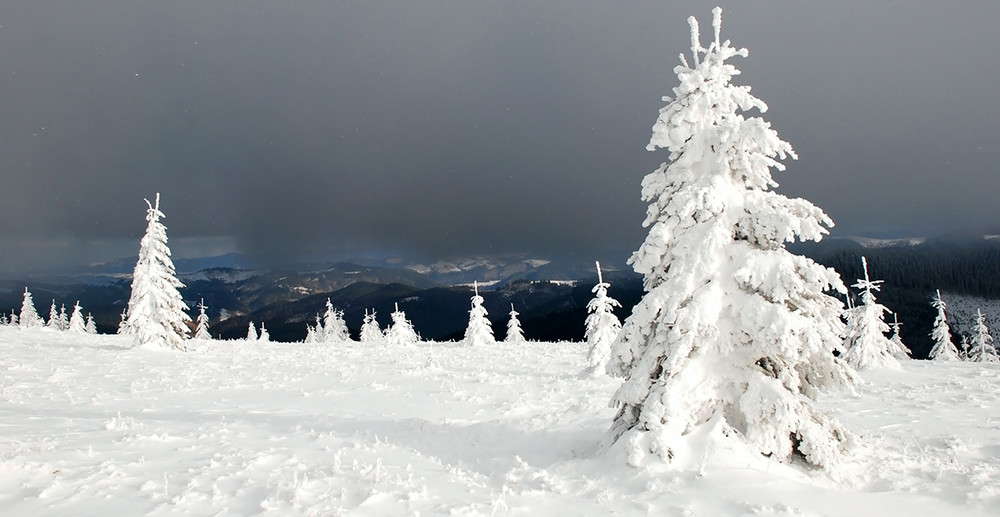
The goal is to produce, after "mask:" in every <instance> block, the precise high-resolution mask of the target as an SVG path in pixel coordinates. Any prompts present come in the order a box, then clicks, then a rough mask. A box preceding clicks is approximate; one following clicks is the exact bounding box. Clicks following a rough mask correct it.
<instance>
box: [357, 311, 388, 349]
mask: <svg viewBox="0 0 1000 517" xmlns="http://www.w3.org/2000/svg"><path fill="white" fill-rule="evenodd" d="M359 337H360V338H361V342H362V343H369V344H371V343H378V342H379V341H382V338H383V337H385V336H384V335H383V334H382V329H380V328H379V326H378V320H376V319H375V311H374V310H373V311H372V312H371V313H369V312H368V309H365V319H364V320H363V321H362V322H361V335H360V336H359Z"/></svg>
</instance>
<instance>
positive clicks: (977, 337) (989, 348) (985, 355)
mask: <svg viewBox="0 0 1000 517" xmlns="http://www.w3.org/2000/svg"><path fill="white" fill-rule="evenodd" d="M969 361H972V362H974V363H995V362H997V361H1000V357H997V349H996V347H994V346H993V336H991V335H990V329H989V327H987V326H986V317H985V316H983V311H982V309H976V326H975V327H973V328H972V348H970V349H969Z"/></svg>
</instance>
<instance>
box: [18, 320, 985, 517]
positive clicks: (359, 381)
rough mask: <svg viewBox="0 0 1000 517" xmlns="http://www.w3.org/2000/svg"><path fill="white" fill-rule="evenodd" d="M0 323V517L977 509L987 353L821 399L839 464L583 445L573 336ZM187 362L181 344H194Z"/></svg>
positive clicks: (594, 385)
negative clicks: (638, 464)
mask: <svg viewBox="0 0 1000 517" xmlns="http://www.w3.org/2000/svg"><path fill="white" fill-rule="evenodd" d="M189 345H190V347H191V348H192V351H191V352H190V353H189V354H183V355H182V354H172V353H163V352H159V351H157V350H149V349H141V348H130V347H131V338H130V337H128V336H116V335H101V336H90V335H86V334H70V333H67V332H56V331H53V330H49V329H37V330H20V329H18V328H17V327H12V326H6V327H0V473H2V475H0V515H5V516H22V515H31V516H39V517H41V516H49V515H53V516H55V515H275V516H277V515H280V516H288V517H297V516H313V515H418V514H419V515H425V516H427V515H470V516H471V515H688V516H695V515H698V516H713V515H718V516H729V515H759V516H771V517H793V516H802V517H805V516H825V517H855V516H858V515H879V516H883V517H912V516H923V515H941V516H944V515H961V516H963V517H985V516H995V515H996V509H997V508H998V507H1000V449H998V446H997V444H998V443H1000V421H998V420H997V418H996V415H998V414H1000V364H990V363H968V362H951V363H939V362H934V361H907V362H906V363H905V364H904V366H903V369H901V370H874V371H869V372H866V373H864V376H865V378H866V381H867V384H866V385H864V386H862V388H861V389H860V391H859V394H858V395H851V394H846V393H844V394H835V393H831V394H827V395H824V396H822V397H820V400H819V402H818V403H819V404H820V407H821V408H822V409H823V411H825V412H829V413H830V414H832V415H834V416H835V417H837V418H838V419H840V420H841V421H843V422H844V423H845V424H846V425H849V426H850V427H851V428H852V429H855V430H857V432H858V433H859V434H860V435H862V436H863V437H864V440H863V441H864V442H865V443H867V444H869V445H867V446H865V447H863V448H860V449H859V450H858V451H857V452H856V453H855V454H854V455H853V456H851V457H849V458H846V459H845V461H844V463H843V464H842V465H841V469H840V471H841V474H840V478H839V479H833V478H831V477H830V476H828V475H826V474H824V473H823V472H822V471H818V470H813V471H805V470H802V469H794V468H789V467H788V466H786V465H782V464H781V463H778V462H775V461H774V460H770V459H768V458H763V457H760V456H759V455H752V456H740V455H733V454H728V453H729V452H730V451H729V450H727V449H721V448H720V449H714V450H709V451H708V452H709V454H706V455H705V456H704V458H699V461H701V460H702V459H703V463H704V465H703V467H702V468H700V469H699V470H697V471H684V472H676V471H675V472H668V471H664V470H663V469H656V468H651V469H648V470H647V469H633V468H631V467H628V466H625V465H622V464H621V463H620V462H617V461H614V460H613V458H608V457H606V456H605V455H604V454H601V453H600V451H599V450H598V449H597V443H598V441H599V440H600V437H601V435H602V433H603V431H604V430H605V429H606V427H607V422H608V420H609V419H610V418H611V417H612V416H613V414H614V410H613V409H610V408H608V407H607V404H606V402H607V398H608V396H609V395H610V394H611V393H612V392H614V390H615V387H616V385H617V383H618V381H616V380H615V379H612V378H608V377H603V378H586V379H580V378H578V377H577V376H576V372H578V371H580V370H581V369H582V368H583V367H584V366H585V354H586V350H585V349H584V348H583V346H582V345H581V344H580V343H533V342H529V343H524V344H519V345H516V346H514V345H508V344H505V343H498V344H497V345H496V346H494V347H475V348H472V347H459V346H455V344H453V343H420V344H417V345H414V346H411V347H407V348H404V349H400V348H392V347H371V346H367V345H362V344H360V343H346V344H344V345H343V346H338V347H330V346H325V345H322V344H315V345H305V344H294V345H293V344H287V343H281V344H279V343H262V344H260V345H259V346H253V347H247V346H245V345H244V343H242V342H240V341H201V340H191V341H190V342H189ZM192 358H194V360H192Z"/></svg>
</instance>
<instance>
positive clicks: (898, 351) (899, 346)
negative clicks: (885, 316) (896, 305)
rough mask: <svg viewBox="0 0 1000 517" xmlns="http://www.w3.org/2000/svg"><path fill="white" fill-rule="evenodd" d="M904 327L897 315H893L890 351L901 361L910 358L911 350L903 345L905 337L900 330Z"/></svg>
mask: <svg viewBox="0 0 1000 517" xmlns="http://www.w3.org/2000/svg"><path fill="white" fill-rule="evenodd" d="M902 326H903V324H902V323H900V322H899V318H898V317H897V315H896V313H895V312H894V313H892V325H890V327H891V328H892V337H890V338H889V341H891V342H892V348H891V349H890V351H891V352H892V356H893V357H895V358H896V359H900V360H902V359H909V358H910V349H909V347H907V346H906V344H905V343H903V336H901V335H899V328H900V327H902Z"/></svg>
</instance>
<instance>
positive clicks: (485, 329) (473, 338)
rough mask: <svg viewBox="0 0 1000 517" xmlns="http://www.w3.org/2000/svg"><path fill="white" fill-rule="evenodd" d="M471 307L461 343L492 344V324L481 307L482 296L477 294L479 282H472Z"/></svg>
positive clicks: (493, 339) (474, 344) (494, 341)
mask: <svg viewBox="0 0 1000 517" xmlns="http://www.w3.org/2000/svg"><path fill="white" fill-rule="evenodd" d="M472 289H473V293H474V294H473V295H472V308H470V309H469V324H468V326H466V327H465V338H464V339H462V344H464V345H466V346H479V345H493V344H496V339H495V338H494V337H493V325H492V324H491V323H490V320H489V318H487V316H488V314H489V313H487V312H486V308H485V307H483V301H484V300H483V297H482V296H479V283H478V282H473V283H472Z"/></svg>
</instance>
